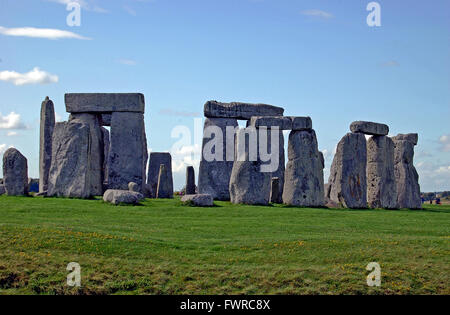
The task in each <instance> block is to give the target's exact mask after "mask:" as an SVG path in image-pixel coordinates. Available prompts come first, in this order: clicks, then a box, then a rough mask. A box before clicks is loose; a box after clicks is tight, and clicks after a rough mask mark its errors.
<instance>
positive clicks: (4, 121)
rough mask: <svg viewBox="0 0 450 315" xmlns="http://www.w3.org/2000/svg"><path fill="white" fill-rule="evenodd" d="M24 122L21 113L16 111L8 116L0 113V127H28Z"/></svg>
mask: <svg viewBox="0 0 450 315" xmlns="http://www.w3.org/2000/svg"><path fill="white" fill-rule="evenodd" d="M26 128H27V127H26V126H25V124H24V123H22V121H21V118H20V115H19V114H16V113H15V112H11V113H9V114H8V115H6V116H3V115H2V114H1V113H0V129H26Z"/></svg>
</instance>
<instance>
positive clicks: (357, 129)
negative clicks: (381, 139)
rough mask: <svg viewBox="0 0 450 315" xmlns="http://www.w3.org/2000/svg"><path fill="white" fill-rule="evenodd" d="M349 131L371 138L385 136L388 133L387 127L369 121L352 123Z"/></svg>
mask: <svg viewBox="0 0 450 315" xmlns="http://www.w3.org/2000/svg"><path fill="white" fill-rule="evenodd" d="M350 131H351V132H353V133H364V134H366V135H373V136H386V135H387V134H388V133H389V126H388V125H385V124H379V123H374V122H370V121H354V122H352V124H351V125H350Z"/></svg>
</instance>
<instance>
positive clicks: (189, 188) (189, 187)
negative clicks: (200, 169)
mask: <svg viewBox="0 0 450 315" xmlns="http://www.w3.org/2000/svg"><path fill="white" fill-rule="evenodd" d="M185 194H186V195H195V170H194V167H192V166H188V167H187V168H186V191H185Z"/></svg>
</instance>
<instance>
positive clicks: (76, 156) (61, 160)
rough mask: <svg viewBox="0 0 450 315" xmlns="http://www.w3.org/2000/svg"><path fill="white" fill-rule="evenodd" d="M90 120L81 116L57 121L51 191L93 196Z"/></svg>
mask: <svg viewBox="0 0 450 315" xmlns="http://www.w3.org/2000/svg"><path fill="white" fill-rule="evenodd" d="M90 140H91V137H90V129H89V124H86V123H84V122H82V121H80V120H72V121H70V122H61V123H56V125H55V129H54V131H53V141H52V147H53V150H52V164H51V167H50V173H49V180H48V192H47V195H48V196H50V197H52V196H57V197H68V198H89V197H91V196H92V192H91V180H90V171H89V170H90V166H89V160H90V158H89V148H90Z"/></svg>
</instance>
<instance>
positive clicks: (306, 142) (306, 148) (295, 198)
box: [283, 130, 325, 207]
mask: <svg viewBox="0 0 450 315" xmlns="http://www.w3.org/2000/svg"><path fill="white" fill-rule="evenodd" d="M288 159H289V161H288V163H287V166H286V172H285V182H284V192H283V203H285V204H287V205H293V206H304V207H322V206H324V204H325V200H324V183H323V164H322V160H321V155H320V152H319V148H318V144H317V138H316V133H315V131H314V130H303V131H292V132H291V133H290V135H289V144H288Z"/></svg>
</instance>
